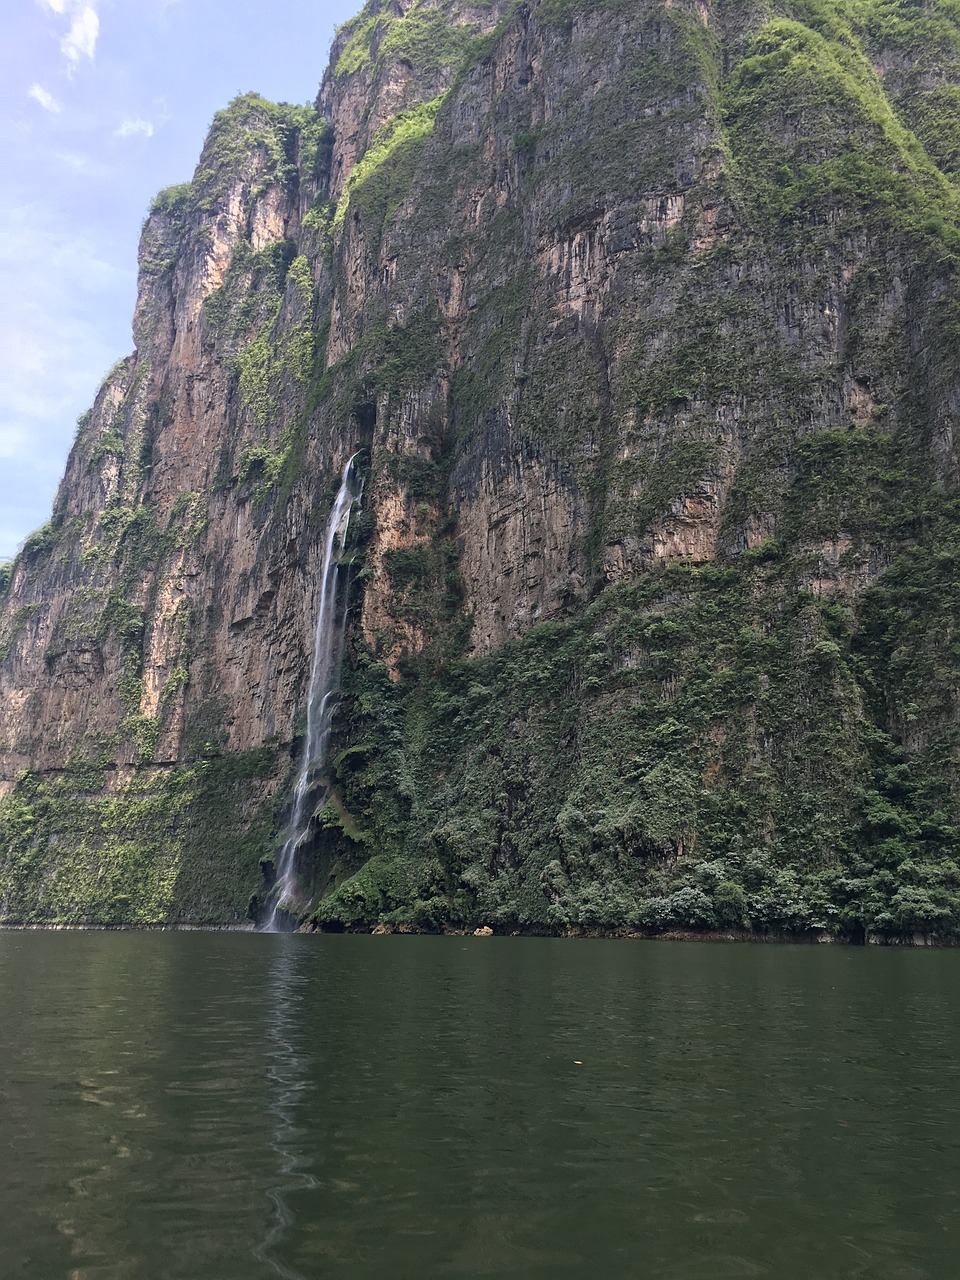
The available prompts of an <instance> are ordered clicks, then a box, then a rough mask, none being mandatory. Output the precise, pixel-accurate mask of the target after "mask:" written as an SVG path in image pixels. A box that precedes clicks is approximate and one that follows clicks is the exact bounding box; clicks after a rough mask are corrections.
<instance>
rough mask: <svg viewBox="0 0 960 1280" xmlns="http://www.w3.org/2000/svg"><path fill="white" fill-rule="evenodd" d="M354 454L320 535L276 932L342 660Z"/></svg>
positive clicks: (272, 917)
mask: <svg viewBox="0 0 960 1280" xmlns="http://www.w3.org/2000/svg"><path fill="white" fill-rule="evenodd" d="M356 456H357V455H356V454H354V455H353V457H352V458H351V459H350V461H349V462H348V463H347V465H346V466H345V467H344V469H343V479H342V481H341V483H340V489H339V492H338V493H337V497H336V500H335V502H334V504H333V510H332V511H331V512H330V519H329V520H328V521H327V527H326V529H325V531H324V540H323V562H322V565H321V578H320V610H319V612H318V614H317V626H316V631H315V632H314V641H313V665H312V666H311V668H310V685H309V688H308V690H307V732H306V737H305V738H304V743H303V756H302V758H301V761H300V772H299V774H298V775H297V785H296V788H295V790H294V795H293V810H292V812H291V814H290V822H289V824H288V826H287V834H286V838H285V840H284V842H283V848H282V849H281V850H280V857H279V858H278V860H277V878H276V882H275V884H274V886H273V890H272V893H271V895H270V900H269V911H268V914H267V917H266V920H265V922H264V924H263V928H264V930H265V931H266V932H268V933H276V932H277V930H278V929H280V928H281V927H282V925H283V923H284V922H285V921H286V920H287V919H288V913H287V912H286V911H285V910H284V903H286V902H288V901H289V900H290V899H291V898H292V897H293V896H294V895H295V894H296V890H297V876H296V862H297V847H298V845H299V844H300V842H301V841H302V840H303V838H304V836H305V835H306V834H307V832H308V831H309V829H310V820H311V818H312V817H313V812H314V807H315V806H314V805H312V804H311V803H310V801H311V800H313V799H314V798H315V791H316V783H317V780H318V778H319V777H320V776H321V771H322V769H323V767H324V765H325V764H326V757H327V748H328V746H329V742H330V727H331V723H332V721H333V712H334V709H335V707H336V701H337V689H338V686H339V678H340V663H341V660H342V658H343V639H344V626H343V619H342V618H341V619H338V617H337V579H338V577H339V573H340V552H341V551H342V549H343V546H344V543H345V541H346V537H347V530H348V528H349V526H350V515H351V512H352V511H353V508H354V505H355V504H356V502H357V501H358V500H359V498H360V491H359V489H357V488H356V486H355V468H354V462H355V460H356Z"/></svg>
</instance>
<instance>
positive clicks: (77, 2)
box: [37, 0, 100, 70]
mask: <svg viewBox="0 0 960 1280" xmlns="http://www.w3.org/2000/svg"><path fill="white" fill-rule="evenodd" d="M97 3H98V0H37V4H38V5H39V6H40V8H41V9H47V10H49V12H50V13H54V14H56V15H57V17H58V18H66V19H67V20H68V21H69V23H70V25H69V27H68V28H67V32H66V35H64V36H63V37H62V39H61V40H60V52H61V53H62V54H63V56H64V57H65V58H66V60H67V66H68V67H69V68H70V70H73V69H74V68H75V67H76V66H77V65H78V64H79V62H80V59H81V58H92V57H93V55H94V52H95V50H96V47H97V37H98V36H99V34H100V17H99V15H98V13H97Z"/></svg>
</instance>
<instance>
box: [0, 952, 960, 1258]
mask: <svg viewBox="0 0 960 1280" xmlns="http://www.w3.org/2000/svg"><path fill="white" fill-rule="evenodd" d="M0 1014H2V1017H0V1275H2V1276H3V1277H4V1280H10V1278H11V1277H18V1278H21V1280H59V1278H60V1277H62V1278H63V1280H126V1278H127V1277H130V1278H131V1280H133V1278H134V1277H135V1278H136V1280H167V1278H170V1280H255V1278H256V1280H270V1277H276V1276H280V1277H285V1278H286V1280H320V1278H324V1280H326V1278H329V1280H360V1278H361V1277H363V1278H365V1277H375V1276H376V1277H378V1278H381V1280H406V1278H407V1277H410V1278H411V1280H412V1278H413V1277H417V1278H420V1277H434V1276H436V1277H516V1278H517V1280H539V1278H542V1280H562V1278H564V1277H631V1278H633V1277H636V1278H637V1280H660V1278H661V1277H662V1278H663V1280H667V1278H669V1280H687V1278H689V1280H725V1278H728V1277H729V1278H731V1280H732V1278H734V1277H736V1278H738V1280H739V1278H740V1277H753V1276H770V1277H776V1278H777V1280H820V1278H823V1277H830V1278H832V1280H835V1278H839V1277H863V1278H864V1280H875V1278H877V1277H883V1278H884V1280H921V1278H922V1277H938V1278H942V1277H948V1276H953V1275H958V1274H960V1123H958V1121H960V1115H958V1111H960V1087H958V1086H960V1080H958V1075H960V951H922V950H894V949H891V950H879V949H874V948H866V949H855V948H850V949H848V948H841V947H813V946H809V947H802V946H795V947H794V946H762V945H753V946H737V945H732V944H719V943H702V944H699V943H670V942H640V941H613V940H586V939H583V940H569V941H564V940H556V939H535V938H530V939H523V938H516V939H510V938H489V939H475V938H430V937H398V936H392V937H346V936H339V937H338V936H319V935H316V936H303V935H288V934H274V935H267V934H224V933H209V934H208V933H140V934H137V933H66V932H64V933H60V932H52V933H18V932H6V933H0Z"/></svg>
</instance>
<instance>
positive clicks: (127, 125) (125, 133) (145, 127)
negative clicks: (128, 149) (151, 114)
mask: <svg viewBox="0 0 960 1280" xmlns="http://www.w3.org/2000/svg"><path fill="white" fill-rule="evenodd" d="M138 133H140V134H143V136H144V137H145V138H152V137H153V125H152V124H151V123H150V121H149V120H141V119H139V117H138V118H137V119H136V120H131V119H130V118H129V117H128V118H127V119H126V120H124V121H123V123H122V124H121V125H120V128H119V129H118V130H117V131H116V134H115V135H114V136H115V137H117V138H132V137H134V135H135V134H138Z"/></svg>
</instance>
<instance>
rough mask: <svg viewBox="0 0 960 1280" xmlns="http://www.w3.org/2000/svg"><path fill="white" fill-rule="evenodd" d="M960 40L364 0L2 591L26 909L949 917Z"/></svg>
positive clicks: (199, 219) (165, 211)
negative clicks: (335, 643)
mask: <svg viewBox="0 0 960 1280" xmlns="http://www.w3.org/2000/svg"><path fill="white" fill-rule="evenodd" d="M958 71H960V25H958V23H957V21H956V18H955V16H954V12H953V9H952V8H951V7H950V6H949V5H948V4H946V3H931V4H928V5H926V6H924V7H916V6H912V5H908V4H906V3H893V2H892V0H869V2H868V3H866V4H862V5H857V6H853V5H852V4H846V3H843V2H841V0H820V2H819V3H815V2H814V0H809V2H804V0H798V2H797V3H783V2H779V0H778V3H774V4H772V5H759V4H757V5H752V4H741V5H731V4H727V3H717V2H714V3H710V2H704V0H690V2H689V3H688V2H686V0H665V3H655V2H653V0H649V2H648V0H594V2H593V3H584V2H581V0H527V2H526V3H515V2H514V0H491V2H490V3H481V2H480V0H476V2H475V3H473V4H468V3H460V2H459V0H434V2H433V3H431V2H430V0H389V2H387V3H381V2H380V0H371V3H368V4H367V6H366V7H365V9H364V10H363V12H362V13H361V14H360V15H359V17H358V18H356V19H355V20H353V22H351V23H349V24H347V26H346V27H345V28H343V29H342V30H341V31H340V33H339V34H338V36H337V39H336V41H335V43H334V47H333V50H332V53H331V61H330V66H329V69H328V70H327V73H326V75H325V77H324V80H323V84H322V87H321V91H320V95H319V98H318V100H317V103H316V105H315V107H314V108H301V107H290V106H286V105H279V106H277V105H275V104H271V103H268V102H266V101H264V100H263V99H260V98H258V97H256V95H247V96H245V97H243V98H240V99H238V100H237V101H236V102H234V103H233V104H232V105H231V106H230V107H229V108H228V109H227V110H225V111H224V112H222V113H220V114H219V115H218V116H217V118H216V119H215V121H214V124H213V126H212V129H211V131H210V135H209V137H208V140H207V144H206V146H205V148H204V152H203V155H202V156H201V159H200V163H199V166H198V169H197V172H196V174H195V175H194V178H193V180H192V181H191V182H190V183H189V184H185V185H184V186H183V187H178V188H173V189H171V190H168V191H165V192H162V193H161V194H160V196H159V197H158V198H157V200H156V201H155V203H154V206H153V208H152V210H151V212H150V215H149V217H148V220H147V223H146V225H145V228H144V232H143V238H142V243H141V252H140V284H139V298H138V303H137V309H136V315H135V319H134V339H135V352H134V354H133V355H132V356H130V357H129V358H127V359H126V360H123V361H121V362H120V363H119V364H118V365H117V366H116V368H115V369H114V370H113V371H112V372H111V373H110V374H109V375H108V377H107V379H106V380H105V382H104V384H103V386H102V387H101V388H100V391H99V392H98V394H97V397H96V400H95V403H94V406H93V409H92V410H91V411H90V413H89V414H87V415H86V416H85V417H84V418H83V419H82V420H81V422H80V424H79V428H78V434H77V439H76V442H75V444H74V447H73V450H72V452H71V455H70V459H69V461H68V464H67V469H66V474H65V476H64V480H63V483H62V485H61V488H60V491H59V494H58V496H57V499H56V503H55V507H54V513H53V517H52V520H51V522H50V524H49V525H48V526H46V527H45V528H44V529H42V530H40V531H39V532H38V533H37V534H35V535H33V537H32V538H31V539H29V540H28V542H27V544H26V545H25V547H24V549H23V551H22V553H21V554H20V555H19V557H18V559H17V561H16V562H15V564H14V566H13V567H12V572H11V574H10V580H9V583H8V585H7V587H6V596H5V600H4V604H3V612H2V617H0V794H2V796H3V799H2V801H0V918H5V919H7V920H10V921H27V922H56V921H60V922H63V921H75V922H104V923H133V924H136V923H139V924H149V923H160V922H197V923H238V922H240V921H243V920H244V919H248V918H249V919H255V918H256V917H257V914H258V911H259V910H260V909H261V907H262V903H263V901H264V895H265V892H266V891H267V890H268V889H269V885H270V881H271V876H272V874H273V858H274V855H275V851H276V848H277V842H278V839H279V836H280V833H281V831H282V827H283V822H284V807H285V804H286V802H287V800H288V797H289V788H290V781H291V771H292V768H293V761H294V759H295V757H296V752H297V748H298V743H299V739H300V735H301V733H302V720H303V712H304V706H303V704H304V699H305V692H306V684H307V676H308V669H309V662H310V652H311V647H312V629H313V621H314V618H315V616H316V611H317V608H318V590H319V577H320V575H319V558H320V555H321V553H322V547H321V539H322V532H323V528H324V524H325V521H326V518H327V515H328V513H329V510H330V505H331V502H332V500H333V496H334V494H335V492H336V490H337V487H338V484H339V481H340V475H341V473H342V470H343V467H344V465H345V463H346V461H347V459H348V458H349V457H350V456H351V455H353V454H354V453H358V454H359V458H358V463H359V465H360V466H361V468H362V470H363V472H364V475H365V484H364V499H363V508H362V511H361V512H360V514H359V516H358V518H357V519H356V520H355V521H354V523H353V526H352V530H353V532H352V534H351V544H350V546H349V547H348V548H347V549H346V550H347V551H348V552H349V557H350V559H351V561H352V562H353V565H354V568H353V571H352V575H351V585H350V590H349V599H348V601H347V605H348V609H349V613H348V619H347V623H348V662H347V669H346V670H345V672H344V697H343V701H342V704H341V708H340V712H339V715H338V718H337V723H336V728H335V746H334V758H333V761H332V766H331V767H332V771H333V776H334V778H335V782H336V786H335V788H334V790H333V792H332V794H330V795H329V796H328V797H325V802H324V803H323V804H322V805H321V807H320V808H319V809H318V812H317V814H316V816H315V820H314V831H313V836H312V838H311V840H310V841H309V842H308V843H307V844H306V845H305V846H304V848H303V849H302V851H301V855H300V861H301V864H302V865H301V867H300V874H301V879H302V883H303V900H302V902H301V904H300V908H301V913H302V915H303V918H304V919H306V920H311V921H313V922H314V923H317V924H320V925H321V926H323V927H328V928H340V927H356V926H371V925H377V924H381V925H382V924H386V925H388V926H391V925H392V926H395V927H418V928H442V927H449V926H452V925H453V926H473V925H476V924H492V925H495V926H496V927H498V928H533V929H538V928H553V929H567V928H571V927H575V928H584V927H596V928H634V929H642V930H651V931H656V930H663V929H669V928H673V927H683V928H714V927H736V928H741V927H746V928H754V929H796V930H806V929H816V930H839V931H842V932H845V933H857V932H860V933H863V932H867V931H870V932H877V931H879V932H887V933H891V934H910V933H914V932H925V933H952V932H954V931H955V930H958V929H960V872H958V870H957V866H956V864H955V862H954V857H955V856H956V853H957V842H958V841H957V820H958V812H957V798H958V782H960V776H958V771H957V749H958V733H957V721H958V715H957V712H958V705H957V696H958V694H957V691H958V688H960V661H958V660H960V647H958V640H957V637H956V635H955V628H956V619H957V603H958V602H957V595H958V587H957V576H958V575H957V568H958V563H960V536H958V534H960V526H958V522H957V502H956V494H955V489H956V481H957V445H956V443H955V440H954V433H955V427H956V423H957V415H958V410H960V371H958V359H957V341H956V335H957V332H958V329H957V322H958V290H957V266H958V260H960V258H958V255H960V222H958V187H957V175H958V172H960V74H958Z"/></svg>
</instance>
